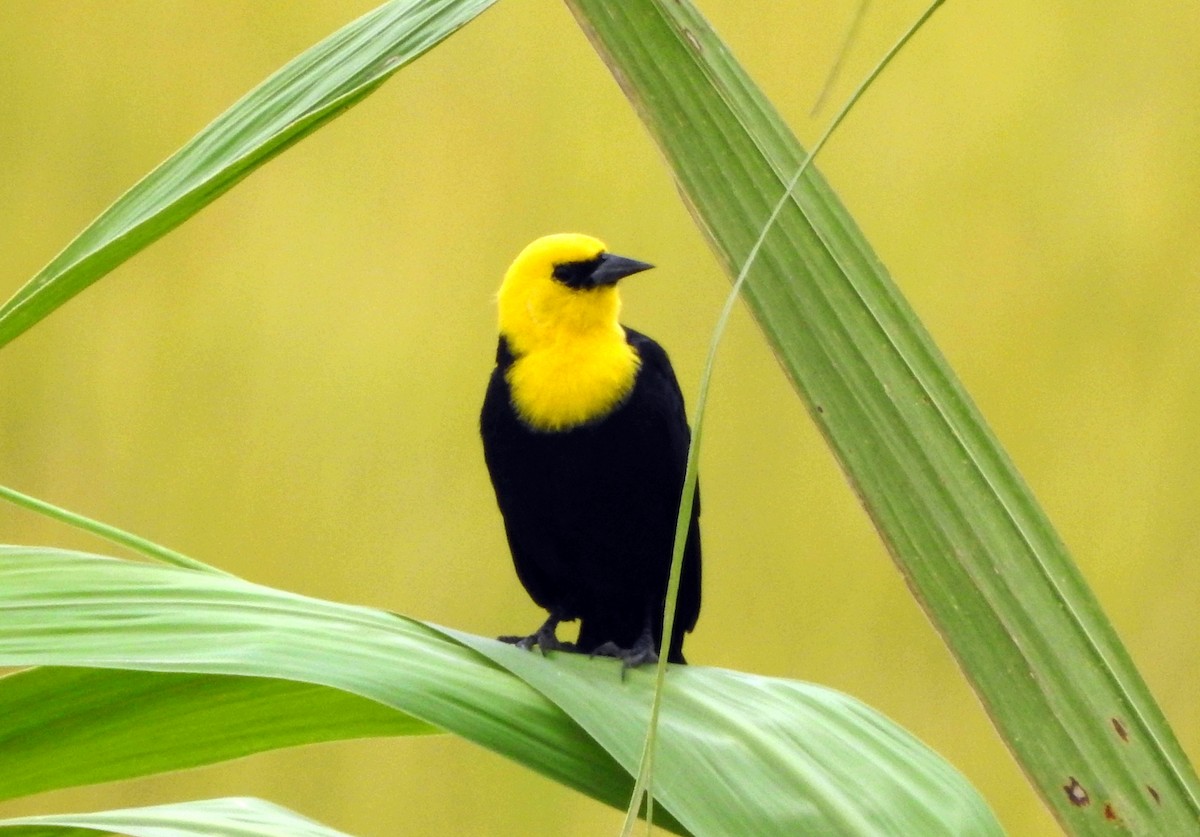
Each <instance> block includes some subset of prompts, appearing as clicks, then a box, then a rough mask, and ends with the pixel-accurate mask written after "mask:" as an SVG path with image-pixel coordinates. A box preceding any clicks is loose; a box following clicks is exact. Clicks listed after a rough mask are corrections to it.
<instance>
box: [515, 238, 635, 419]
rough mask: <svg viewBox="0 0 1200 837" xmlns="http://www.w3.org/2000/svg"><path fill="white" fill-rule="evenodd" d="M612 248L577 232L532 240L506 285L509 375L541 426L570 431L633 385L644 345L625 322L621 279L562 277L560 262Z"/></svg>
mask: <svg viewBox="0 0 1200 837" xmlns="http://www.w3.org/2000/svg"><path fill="white" fill-rule="evenodd" d="M604 252H605V247H604V244H603V243H602V242H600V241H597V240H596V239H594V238H592V237H590V236H586V235H577V234H572V233H565V234H559V235H548V236H545V237H544V238H539V239H538V240H537V241H535V242H533V243H532V244H530V245H529V246H528V247H526V248H525V249H524V250H522V251H521V254H520V255H519V256H517V258H516V260H515V261H514V262H513V263H512V265H511V266H510V267H509V268H508V272H507V273H506V274H505V275H504V282H503V283H502V284H501V285H500V293H499V295H498V297H497V300H498V302H499V309H500V317H499V320H500V322H499V325H500V334H501V336H502V337H504V338H505V339H506V340H507V341H508V346H509V349H510V350H511V351H512V354H513V357H514V361H513V363H512V365H511V366H509V368H508V372H507V374H506V379H507V381H508V386H509V390H510V392H511V395H512V404H513V408H514V409H515V410H516V411H517V414H518V415H519V416H520V417H521V419H522V420H523V421H525V423H526V424H528V425H530V426H531V427H533V428H534V429H536V430H544V431H561V430H569V429H571V428H572V427H577V426H579V425H581V424H586V423H588V422H590V421H595V420H596V419H599V418H602V417H603V416H605V415H607V414H608V413H609V412H611V411H612V410H613V409H614V408H615V407H616V406H617V405H618V404H620V403H621V401H622V400H623V399H624V398H625V397H626V396H627V395H629V392H630V391H631V390H632V389H633V383H634V380H635V379H636V378H637V371H638V365H639V362H640V361H639V359H638V355H637V352H635V351H634V349H633V347H632V346H630V345H629V344H628V343H627V342H626V341H625V330H624V329H623V328H621V324H620V322H619V319H618V318H619V317H620V313H621V297H620V295H619V294H618V293H617V288H616V285H603V286H601V287H594V288H572V287H570V286H568V285H567V284H565V283H563V282H561V281H559V280H557V279H555V278H554V269H555V267H556V266H558V265H564V264H571V263H575V262H586V261H589V260H591V259H595V258H596V257H597V256H600V255H601V254H603V253H604Z"/></svg>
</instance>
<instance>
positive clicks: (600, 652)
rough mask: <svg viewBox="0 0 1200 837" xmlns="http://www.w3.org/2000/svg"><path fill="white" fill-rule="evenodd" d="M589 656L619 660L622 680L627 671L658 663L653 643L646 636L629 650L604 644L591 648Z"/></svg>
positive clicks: (613, 644)
mask: <svg viewBox="0 0 1200 837" xmlns="http://www.w3.org/2000/svg"><path fill="white" fill-rule="evenodd" d="M591 656H592V657H614V658H616V659H618V660H620V661H621V679H622V680H624V679H625V672H627V671H628V670H629V669H631V668H637V667H639V666H643V665H646V664H647V663H650V664H653V663H657V662H658V652H656V651H655V650H654V643H653V642H652V641H651V640H650V638H649V637H648V636H643V637H640V638H639V639H638V641H637V642H635V643H634V644H633V646H632V647H631V648H622V647H621V646H619V645H617V644H616V643H615V642H606V643H604V644H603V645H598V646H596V647H595V648H593V649H592V653H591Z"/></svg>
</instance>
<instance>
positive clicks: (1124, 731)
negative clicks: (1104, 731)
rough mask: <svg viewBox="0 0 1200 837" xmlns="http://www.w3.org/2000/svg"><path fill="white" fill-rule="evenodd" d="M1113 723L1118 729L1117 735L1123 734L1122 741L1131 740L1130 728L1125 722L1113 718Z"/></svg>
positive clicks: (1114, 727)
mask: <svg viewBox="0 0 1200 837" xmlns="http://www.w3.org/2000/svg"><path fill="white" fill-rule="evenodd" d="M1112 725H1113V729H1115V730H1116V731H1117V735H1119V736H1121V740H1122V741H1128V740H1129V730H1127V729H1125V725H1124V724H1123V723H1121V722H1120V721H1119V720H1118V719H1116V718H1113V719H1112Z"/></svg>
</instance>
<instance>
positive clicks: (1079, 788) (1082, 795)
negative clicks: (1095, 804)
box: [1063, 776, 1092, 808]
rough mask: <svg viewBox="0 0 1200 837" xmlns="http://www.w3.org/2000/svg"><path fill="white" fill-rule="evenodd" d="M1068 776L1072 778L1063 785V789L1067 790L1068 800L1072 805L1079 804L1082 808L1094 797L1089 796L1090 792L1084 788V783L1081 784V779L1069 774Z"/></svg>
mask: <svg viewBox="0 0 1200 837" xmlns="http://www.w3.org/2000/svg"><path fill="white" fill-rule="evenodd" d="M1067 778H1068V779H1070V780H1071V781H1069V782H1067V784H1065V785H1063V790H1064V791H1066V792H1067V800H1068V801H1069V802H1070V803H1071V804H1072V805H1078V806H1079V807H1081V808H1082V807H1083V806H1084V805H1087V804H1088V803H1090V802H1091V801H1092V799H1091V797H1090V796H1088V792H1087V791H1086V790H1084V789H1083V785H1081V784H1079V780H1078V779H1076V778H1075V777H1074V776H1068V777H1067Z"/></svg>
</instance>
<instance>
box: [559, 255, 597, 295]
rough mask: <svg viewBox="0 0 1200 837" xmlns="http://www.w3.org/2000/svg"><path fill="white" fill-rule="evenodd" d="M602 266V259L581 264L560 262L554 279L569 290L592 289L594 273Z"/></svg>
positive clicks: (589, 260)
mask: <svg viewBox="0 0 1200 837" xmlns="http://www.w3.org/2000/svg"><path fill="white" fill-rule="evenodd" d="M599 266H600V257H599V256H597V257H596V258H594V259H588V260H586V261H581V262H560V263H559V264H556V265H555V266H554V278H555V279H557V280H558V281H559V282H562V283H563V284H564V285H566V286H567V287H568V288H576V289H578V288H591V287H594V285H595V283H594V282H593V281H592V273H593V272H594V271H595V270H596V268H597V267H599Z"/></svg>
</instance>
